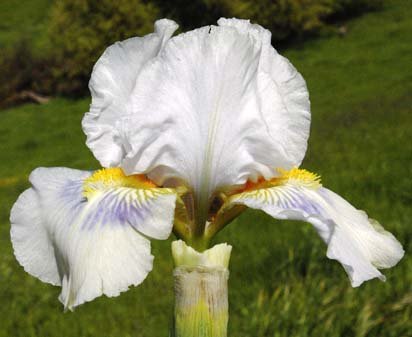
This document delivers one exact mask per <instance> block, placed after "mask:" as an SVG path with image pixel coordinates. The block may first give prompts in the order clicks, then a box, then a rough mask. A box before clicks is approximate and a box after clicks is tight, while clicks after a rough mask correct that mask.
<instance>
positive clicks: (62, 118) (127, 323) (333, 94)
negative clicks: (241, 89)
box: [0, 0, 412, 337]
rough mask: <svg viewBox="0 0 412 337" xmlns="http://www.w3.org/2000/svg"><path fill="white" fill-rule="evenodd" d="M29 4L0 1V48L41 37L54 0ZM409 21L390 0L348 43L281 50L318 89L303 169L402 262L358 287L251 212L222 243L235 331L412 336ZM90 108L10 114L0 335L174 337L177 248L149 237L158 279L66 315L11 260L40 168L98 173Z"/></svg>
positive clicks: (284, 225) (1, 146)
mask: <svg viewBox="0 0 412 337" xmlns="http://www.w3.org/2000/svg"><path fill="white" fill-rule="evenodd" d="M14 2H15V6H10V3H14ZM24 3H25V5H21V2H18V1H8V5H7V6H6V5H5V3H2V4H0V22H1V24H0V45H6V44H7V43H10V41H13V39H17V38H21V36H22V34H23V35H26V34H28V36H34V37H33V38H34V39H35V40H36V41H41V39H42V36H41V32H42V31H44V30H45V29H46V23H45V22H46V19H45V18H46V14H45V13H47V11H46V9H47V8H48V4H49V1H45V0H35V1H31V2H24ZM37 5H38V6H37ZM411 16H412V2H411V1H406V0H404V1H402V0H388V1H386V3H385V6H384V9H383V10H382V11H379V12H375V13H370V14H366V15H363V16H362V17H360V18H357V19H355V20H353V21H351V22H349V23H347V26H348V34H347V36H345V37H344V38H342V37H339V36H329V37H325V38H321V39H316V40H312V41H309V42H306V43H304V44H301V45H299V46H295V47H290V48H289V49H288V50H285V51H283V54H284V55H286V56H287V57H288V58H289V59H290V60H291V61H292V63H293V64H294V65H295V66H296V67H297V68H298V69H299V71H300V72H301V73H302V74H303V76H304V77H305V79H306V81H307V84H308V87H309V91H310V94H311V102H312V116H313V123H312V129H311V133H312V134H311V138H310V141H309V149H308V153H307V156H306V159H305V161H304V163H303V167H304V168H308V169H310V170H313V171H315V172H317V173H320V174H321V175H322V179H323V183H324V185H325V186H327V187H329V188H331V189H332V190H334V191H335V192H337V193H339V194H340V195H342V196H344V197H345V198H346V199H348V200H350V201H351V202H352V203H353V204H355V205H356V206H357V207H358V208H361V209H366V210H368V213H369V214H370V215H371V216H372V217H373V218H376V219H379V221H380V222H381V223H382V224H383V225H384V226H385V227H386V229H388V230H390V231H391V232H392V233H394V234H395V235H396V237H397V238H398V239H399V240H400V241H401V242H402V243H403V245H404V248H405V251H406V255H405V258H404V259H403V260H402V261H401V262H400V263H399V265H398V266H396V267H395V268H393V269H391V270H387V271H384V273H385V275H386V276H387V282H386V283H383V282H380V281H378V280H373V281H370V282H368V283H367V284H364V285H363V286H361V287H360V288H357V289H352V288H351V286H350V284H349V280H348V278H347V277H346V275H345V272H344V271H343V268H342V267H341V266H340V265H339V264H338V263H337V262H336V261H331V260H328V259H327V258H326V256H325V251H326V249H325V246H324V244H323V243H322V242H321V240H320V239H319V238H318V237H317V235H316V233H315V231H314V230H313V229H312V228H311V226H310V225H308V224H304V223H298V222H286V221H276V220H273V219H271V218H270V217H268V216H266V215H265V214H263V213H261V212H257V211H247V212H246V213H244V214H243V215H242V216H241V217H239V218H238V219H237V220H235V221H234V222H233V223H232V224H231V225H230V226H228V227H227V228H226V229H225V230H224V231H223V232H222V233H220V234H219V235H218V237H217V238H216V241H217V242H229V243H230V244H232V245H233V253H232V259H231V267H230V269H231V277H230V294H229V297H230V299H229V300H230V308H231V316H230V322H229V336H231V337H247V336H251V337H263V336H271V337H281V336H282V337H283V336H288V337H306V336H317V337H340V336H345V337H346V336H347V337H351V336H354V337H355V336H356V337H364V336H368V337H375V336H381V337H410V336H412V320H411V317H412V259H411V257H410V254H411V250H412V247H411V237H412V226H411V220H410V219H411V218H412V209H411V204H412V179H411V175H412V141H411V136H412V131H411V130H412V70H411V69H412V62H411V61H412V60H411V55H412V43H411V34H412V20H411V19H410V18H411ZM17 23H22V24H17ZM15 27H20V28H18V29H15ZM36 43H37V42H36ZM40 45H41V42H39V46H40ZM39 48H40V47H39ZM88 104H89V99H82V100H75V101H74V100H73V101H72V100H65V99H60V98H56V99H53V100H52V101H51V102H50V103H48V104H46V105H41V106H39V105H30V104H29V105H23V106H19V107H16V108H13V109H8V110H2V111H0V163H1V164H0V304H1V305H0V336H1V337H2V336H16V337H18V336H24V337H27V336H42V337H47V336H108V337H109V336H139V337H140V336H141V337H143V336H144V337H160V336H167V334H168V327H169V326H170V321H171V316H172V308H173V280H172V268H173V266H172V260H171V256H170V242H171V240H169V241H161V242H160V241H157V242H156V241H154V242H153V250H154V255H155V256H156V259H155V266H154V270H153V272H152V273H150V274H149V276H148V278H147V280H146V281H145V282H144V283H143V284H142V285H141V286H139V287H137V288H132V289H131V290H129V291H128V292H127V293H124V294H122V295H121V296H120V297H118V298H112V299H109V298H106V297H101V298H98V299H96V300H95V301H93V302H91V303H88V304H85V305H83V306H81V307H79V308H78V309H77V310H76V311H75V312H74V313H63V310H62V306H61V305H60V303H59V302H58V301H57V296H58V294H59V288H55V287H52V286H50V285H46V284H43V283H41V282H40V281H38V280H37V279H35V278H33V277H31V276H29V275H28V274H26V273H25V272H24V271H23V269H22V268H21V267H20V266H19V265H18V263H17V262H16V260H15V258H14V256H13V252H12V248H11V244H10V238H9V230H10V224H9V220H8V217H9V211H10V208H11V206H12V204H13V202H14V201H15V200H16V198H17V196H18V195H19V193H21V192H22V191H23V190H24V189H25V188H27V187H28V182H27V175H28V174H29V173H30V171H31V170H33V169H34V168H35V167H38V166H69V167H74V168H79V169H91V168H97V167H98V163H97V162H96V160H95V159H94V158H93V157H92V155H91V153H90V152H89V151H88V149H87V148H86V146H85V145H84V140H85V137H84V135H83V133H82V131H81V128H80V120H81V118H82V115H83V113H84V112H85V111H87V110H88Z"/></svg>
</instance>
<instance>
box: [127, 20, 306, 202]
mask: <svg viewBox="0 0 412 337" xmlns="http://www.w3.org/2000/svg"><path fill="white" fill-rule="evenodd" d="M228 22H231V23H234V24H232V25H229V24H226V23H228ZM220 24H221V26H208V27H203V28H200V29H197V30H194V31H191V32H188V33H185V34H181V35H178V36H176V37H173V38H172V39H171V40H169V42H168V43H167V45H166V46H165V48H164V49H163V51H162V52H161V53H160V54H159V56H158V57H156V58H155V59H153V60H152V61H151V62H150V64H148V65H147V66H146V67H145V68H144V69H143V70H142V71H141V73H140V76H139V78H138V79H137V82H136V87H135V89H134V91H133V94H132V95H131V102H130V114H129V115H127V116H124V118H123V119H122V127H121V130H122V132H123V134H122V139H124V141H125V146H124V148H125V149H128V150H127V151H126V156H125V159H124V160H123V162H122V164H121V165H122V167H123V168H124V169H125V171H126V172H127V173H134V172H145V173H148V174H149V177H150V178H151V179H153V180H154V181H156V182H157V183H158V184H163V183H164V182H165V181H166V180H167V179H168V178H180V179H183V180H184V181H186V183H187V184H188V185H189V186H191V187H192V188H193V189H194V191H195V195H196V199H197V206H198V208H199V209H207V203H208V202H210V200H211V196H212V194H213V192H214V191H217V190H219V189H220V188H224V187H226V186H232V185H237V184H242V183H245V182H246V181H247V180H248V179H249V180H255V179H257V178H258V177H259V176H264V177H266V178H271V177H273V176H274V175H276V171H275V170H274V169H273V167H278V166H281V167H287V168H290V167H292V166H294V165H298V164H299V163H300V162H301V160H302V158H303V156H304V153H305V150H306V141H307V138H308V133H309V124H310V112H309V99H308V93H307V90H306V85H305V82H304V80H303V78H302V77H301V76H300V75H299V73H298V72H297V71H296V70H295V69H294V68H293V67H292V66H291V65H290V63H289V62H288V61H287V60H286V59H285V58H283V57H281V56H280V55H279V54H277V53H276V51H275V50H274V49H273V48H272V47H271V45H270V33H269V32H268V31H266V30H264V29H263V28H261V27H258V26H257V27H258V28H256V26H254V25H250V24H249V23H248V22H246V21H240V20H227V21H224V20H222V21H220Z"/></svg>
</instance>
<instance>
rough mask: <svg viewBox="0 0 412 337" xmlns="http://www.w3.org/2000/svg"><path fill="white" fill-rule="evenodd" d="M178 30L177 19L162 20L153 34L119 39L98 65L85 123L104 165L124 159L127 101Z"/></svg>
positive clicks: (93, 78)
mask: <svg viewBox="0 0 412 337" xmlns="http://www.w3.org/2000/svg"><path fill="white" fill-rule="evenodd" d="M176 29H177V24H176V23H175V22H173V21H171V20H167V19H163V20H159V21H157V22H156V23H155V32H154V33H153V34H149V35H146V36H144V37H135V38H131V39H128V40H125V41H122V42H116V43H115V44H114V45H112V46H110V47H108V48H107V49H106V51H105V52H104V53H103V55H102V56H101V57H100V59H99V60H98V61H97V63H96V65H95V66H94V68H93V73H92V76H91V79H90V83H89V88H90V91H91V94H92V103H91V106H90V111H89V112H88V113H86V114H85V116H84V119H83V122H82V124H83V130H84V132H85V133H86V135H87V145H88V146H89V148H90V149H91V150H92V152H93V154H94V155H95V157H96V158H97V159H98V160H99V161H100V163H101V164H102V166H103V167H110V166H117V164H118V163H119V162H120V160H121V159H122V157H123V154H124V153H123V152H124V149H123V145H122V143H121V139H120V138H119V131H118V130H117V125H116V121H117V120H118V119H119V117H120V116H121V115H124V114H126V113H127V112H128V107H127V101H128V98H129V96H130V93H131V92H132V90H133V88H134V85H135V82H136V79H137V78H138V76H139V73H140V71H141V69H142V68H143V67H144V65H145V64H146V63H147V62H148V61H149V60H151V59H152V58H153V57H155V56H156V55H157V54H158V53H159V51H160V50H161V49H162V47H163V45H164V44H165V43H166V42H167V40H168V39H169V38H170V37H171V36H172V35H173V32H174V31H175V30H176Z"/></svg>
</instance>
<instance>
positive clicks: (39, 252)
mask: <svg viewBox="0 0 412 337" xmlns="http://www.w3.org/2000/svg"><path fill="white" fill-rule="evenodd" d="M90 175H91V173H90V172H84V171H78V170H71V169H66V168H50V169H45V168H40V169H37V170H35V171H33V173H32V174H31V176H30V181H31V183H32V185H33V187H32V188H30V189H29V190H27V191H26V192H24V193H23V194H22V196H21V197H20V198H19V199H18V201H17V202H16V204H15V205H14V207H13V210H12V215H11V222H12V230H11V236H12V242H13V247H14V250H15V254H16V257H17V259H18V261H19V262H20V264H22V265H23V266H24V268H25V270H26V271H27V272H29V273H30V274H32V275H34V276H36V277H38V278H40V279H41V280H42V281H45V282H50V283H52V284H58V285H60V284H61V285H62V293H61V295H60V300H61V301H62V303H63V304H64V305H65V307H67V308H69V309H71V308H73V307H75V306H77V305H80V304H82V303H84V302H87V301H91V300H93V299H94V298H96V297H97V296H100V295H102V294H105V295H107V296H117V295H119V294H120V292H122V291H126V290H127V289H128V287H129V286H130V285H138V284H140V283H141V282H142V281H143V280H144V279H145V278H146V276H147V274H148V273H149V272H150V271H151V269H152V262H153V256H152V255H151V254H150V242H149V240H148V239H146V238H145V237H144V236H143V235H142V234H145V235H147V236H150V237H155V238H162V239H164V238H166V237H167V236H169V234H170V232H171V229H172V224H173V215H174V207H175V206H174V204H175V200H176V196H175V194H174V193H173V192H172V191H171V190H169V189H158V188H153V189H150V190H136V189H134V188H126V187H118V188H108V189H106V190H101V191H97V192H96V193H95V194H93V196H91V197H88V198H87V199H86V198H85V197H84V180H85V179H86V178H88V177H89V176H90ZM139 232H140V233H142V234H140V233H139Z"/></svg>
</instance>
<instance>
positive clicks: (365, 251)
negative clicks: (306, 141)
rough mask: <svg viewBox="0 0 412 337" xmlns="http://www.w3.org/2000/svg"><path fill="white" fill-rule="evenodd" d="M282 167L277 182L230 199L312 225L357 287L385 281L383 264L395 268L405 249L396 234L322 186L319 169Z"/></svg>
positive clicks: (263, 185)
mask: <svg viewBox="0 0 412 337" xmlns="http://www.w3.org/2000/svg"><path fill="white" fill-rule="evenodd" d="M282 172H283V175H282V176H280V177H279V178H276V179H273V180H272V181H268V182H261V183H259V184H256V185H251V186H250V188H249V190H247V191H244V192H242V193H239V194H236V195H234V196H232V197H231V198H230V200H229V201H228V203H229V204H232V205H234V204H242V205H246V206H248V207H251V208H255V209H261V210H263V211H265V212H266V213H267V214H269V215H271V216H273V217H274V218H276V219H291V220H302V221H307V222H309V223H311V224H313V226H314V227H315V228H316V230H317V232H318V233H319V235H320V236H321V238H322V239H323V240H324V241H325V242H326V244H327V245H328V250H327V256H328V257H329V258H330V259H334V260H338V261H339V262H340V263H341V264H342V265H343V267H344V268H345V270H346V272H347V273H348V275H349V278H350V280H351V283H352V286H353V287H357V286H359V285H361V284H362V283H363V282H364V281H367V280H370V279H372V278H375V277H378V278H380V279H381V280H385V277H384V276H383V275H382V274H381V273H380V272H379V270H378V268H390V267H393V266H394V265H395V264H396V263H398V261H399V260H400V259H401V258H402V257H403V254H404V251H403V249H402V246H401V244H400V243H399V242H398V241H397V240H396V239H395V237H394V236H393V235H392V234H391V233H389V232H387V231H385V230H384V229H383V227H382V226H380V225H379V224H378V223H377V222H376V221H375V220H373V219H370V218H368V216H367V215H366V213H365V212H363V211H360V210H357V209H355V208H354V207H353V206H352V205H350V204H349V203H348V202H347V201H345V200H344V199H342V198H341V197H340V196H338V195H337V194H335V193H334V192H332V191H330V190H328V189H326V188H324V187H322V185H321V184H320V182H319V180H318V178H317V176H315V175H314V174H312V173H309V172H307V171H305V170H298V169H293V170H291V171H289V172H287V171H282Z"/></svg>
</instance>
